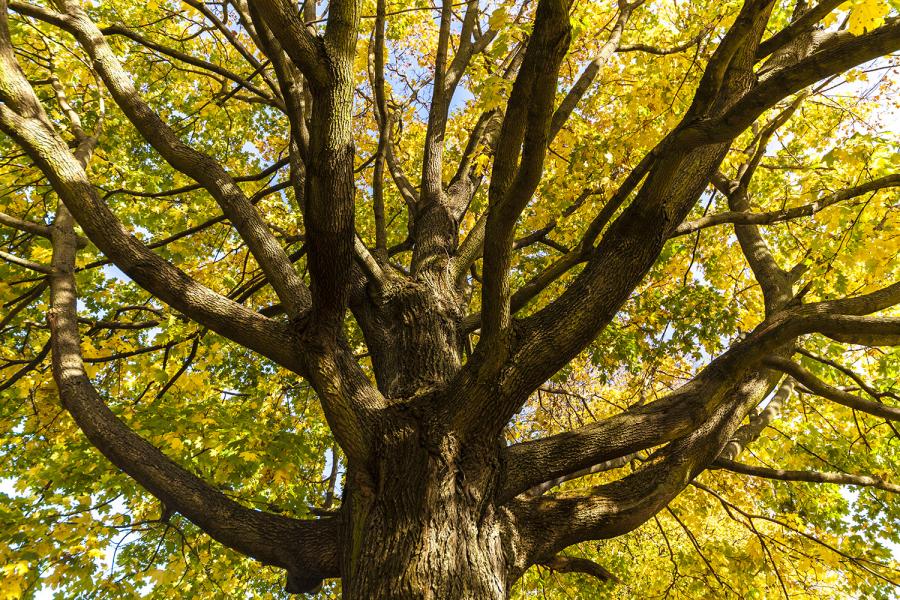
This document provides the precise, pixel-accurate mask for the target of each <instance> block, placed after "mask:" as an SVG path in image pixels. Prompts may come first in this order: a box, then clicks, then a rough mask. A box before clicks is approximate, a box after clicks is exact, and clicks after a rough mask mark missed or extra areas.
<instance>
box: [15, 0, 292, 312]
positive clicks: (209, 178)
mask: <svg viewBox="0 0 900 600" xmlns="http://www.w3.org/2000/svg"><path fill="white" fill-rule="evenodd" d="M59 5H60V7H61V9H62V10H64V11H65V12H64V13H63V14H61V15H55V16H48V15H47V14H46V13H47V11H36V10H34V9H33V8H31V7H27V8H23V9H22V10H23V12H25V13H26V14H28V15H29V16H34V17H36V18H39V19H45V20H48V21H49V22H52V23H53V24H55V25H59V26H60V27H62V28H63V29H65V30H66V31H68V32H69V33H71V34H72V35H73V36H75V38H76V39H77V40H78V42H79V44H80V45H81V46H82V47H83V48H84V50H85V51H86V52H87V53H88V55H89V56H90V57H91V59H92V61H93V63H94V66H95V68H96V69H97V72H98V73H99V75H100V77H101V78H102V79H103V82H104V83H105V84H106V87H107V89H108V90H109V91H110V94H111V95H112V97H113V99H114V100H115V102H116V104H118V105H119V107H120V108H121V109H122V111H123V112H124V113H125V115H126V116H127V117H128V119H129V120H130V121H131V123H132V124H133V125H134V126H135V127H136V128H137V130H138V131H139V132H140V134H141V135H142V136H143V137H144V138H145V139H146V140H147V141H148V142H149V143H150V144H151V145H152V146H153V147H154V148H155V149H156V150H157V151H158V152H159V153H160V155H161V156H162V157H163V158H164V159H165V160H166V162H168V163H169V164H170V165H172V167H174V168H175V169H177V170H178V171H181V172H182V173H184V174H185V175H188V176H189V177H191V178H192V179H194V180H195V181H197V182H198V183H200V184H201V185H203V186H204V187H205V188H206V189H207V190H208V191H209V193H210V195H212V196H213V198H215V200H216V201H217V202H218V203H219V205H220V206H221V208H222V211H223V212H224V213H225V215H226V216H227V217H228V219H229V220H230V221H231V223H232V224H233V225H234V227H235V229H237V231H238V232H239V234H240V235H241V237H242V238H243V239H244V241H245V242H246V243H247V246H248V247H249V248H250V251H251V252H252V253H253V255H254V257H255V258H256V260H257V262H258V263H259V265H260V267H261V268H262V269H263V271H264V272H265V273H266V276H267V277H268V278H269V281H270V283H271V284H272V287H273V288H274V289H275V291H276V293H278V295H279V298H280V299H281V301H282V303H283V304H284V305H285V306H286V307H287V309H288V312H289V313H290V314H291V316H297V315H299V314H301V313H303V312H304V311H305V310H307V309H308V307H309V292H308V291H307V289H306V286H305V285H304V283H303V281H302V280H301V279H300V277H299V275H298V274H297V273H296V271H295V270H294V266H293V264H292V263H291V262H290V260H288V258H287V255H286V254H285V252H284V250H283V248H282V247H281V245H280V244H279V243H278V241H277V240H276V239H275V237H274V236H273V235H272V232H271V231H270V230H269V228H268V226H267V225H266V223H265V222H264V220H263V219H262V217H261V216H260V214H259V213H258V212H257V211H256V209H255V208H254V207H253V205H252V204H251V203H250V201H249V200H248V198H247V197H246V195H244V193H243V191H242V190H241V189H240V187H238V186H237V184H236V183H235V181H234V179H232V177H231V176H230V175H229V174H228V173H227V172H226V171H225V170H224V169H223V168H222V166H221V165H220V164H219V163H218V162H217V161H215V160H214V159H213V158H212V157H210V156H208V155H206V154H203V153H202V152H199V151H198V150H196V149H194V148H192V147H190V146H188V145H186V144H184V143H183V142H182V141H181V140H180V139H179V138H178V136H177V135H176V134H175V132H174V131H172V129H171V128H170V127H169V125H168V124H166V123H165V122H164V121H163V120H162V119H161V118H160V116H159V115H158V114H157V113H156V112H155V111H154V110H153V109H152V108H151V107H150V106H149V105H148V104H147V103H146V102H145V101H144V99H143V98H142V97H141V96H140V94H139V93H138V91H137V89H136V88H135V87H134V84H133V82H132V81H131V79H130V77H129V76H128V74H127V73H126V72H125V70H124V69H123V68H122V65H121V63H120V62H119V60H118V59H117V58H116V56H115V54H114V53H113V52H112V50H111V48H110V47H109V44H108V43H107V41H106V39H105V37H104V36H103V34H102V33H101V32H100V30H99V29H98V28H97V26H96V25H95V24H94V22H93V21H92V20H91V19H90V18H89V17H88V15H87V13H85V11H84V10H83V9H82V8H81V7H80V6H79V5H78V4H77V3H75V2H73V1H71V0H65V1H60V2H59ZM17 6H18V5H17Z"/></svg>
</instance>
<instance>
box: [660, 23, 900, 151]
mask: <svg viewBox="0 0 900 600" xmlns="http://www.w3.org/2000/svg"><path fill="white" fill-rule="evenodd" d="M897 50H900V20H894V21H892V22H890V23H888V24H886V25H883V26H881V27H878V28H877V29H875V30H873V31H870V32H868V33H864V34H862V35H859V36H852V35H841V36H838V37H836V38H835V39H834V41H833V42H831V43H827V44H825V45H824V47H822V48H821V49H819V50H818V51H816V52H813V53H812V54H811V55H809V56H808V57H806V58H804V59H802V60H800V61H799V62H797V63H796V64H792V65H788V66H786V67H784V68H781V69H779V70H777V71H775V72H774V73H772V74H771V75H769V76H768V77H767V78H765V79H764V80H763V81H761V82H760V83H759V84H757V85H755V86H754V87H753V88H752V89H751V90H750V91H749V92H748V93H746V94H744V95H743V96H742V97H741V98H740V100H738V101H737V102H735V103H734V105H733V106H731V107H730V108H729V109H728V110H727V111H726V112H724V113H723V114H721V115H719V116H715V117H710V118H705V119H700V120H699V121H697V122H696V123H692V124H690V125H688V126H687V127H686V128H685V129H683V130H682V131H681V132H680V133H679V135H678V139H679V141H680V143H683V144H687V145H700V144H709V143H715V142H718V141H725V140H729V139H731V138H733V137H735V136H737V135H738V134H740V133H741V132H742V131H743V130H745V129H746V128H747V127H749V126H750V124H751V123H753V121H755V120H756V119H757V117H759V115H761V114H762V113H763V112H764V111H766V110H767V109H769V108H771V107H772V106H774V105H775V104H776V103H778V101H779V100H781V99H782V98H785V97H787V96H789V95H790V94H792V93H794V92H797V91H799V90H802V89H803V88H805V87H807V86H809V85H812V84H813V83H815V82H817V81H819V80H821V79H824V78H826V77H828V76H829V75H834V74H836V73H841V72H843V71H846V70H847V69H851V68H853V67H855V66H857V65H859V64H862V63H865V62H868V61H870V60H874V59H876V58H878V57H880V56H884V55H886V54H890V53H891V52H896V51H897Z"/></svg>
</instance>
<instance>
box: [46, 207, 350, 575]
mask: <svg viewBox="0 0 900 600" xmlns="http://www.w3.org/2000/svg"><path fill="white" fill-rule="evenodd" d="M72 224H73V221H72V218H71V216H70V215H69V213H68V211H67V210H66V209H65V207H63V206H60V208H59V209H58V210H57V217H56V221H55V222H54V225H53V274H52V275H51V278H50V295H51V308H50V313H49V316H48V320H49V322H50V329H51V347H52V358H53V376H54V379H55V380H56V384H57V387H58V389H59V392H60V397H61V399H62V401H63V404H64V406H65V407H66V409H67V410H68V411H69V413H70V414H71V415H72V417H73V418H74V419H75V421H76V423H78V426H79V427H80V428H81V430H82V431H84V433H85V435H86V436H87V437H88V439H89V440H90V441H91V443H92V444H93V445H94V446H95V447H97V449H98V450H100V451H101V452H102V453H103V454H104V455H105V456H106V457H107V458H108V459H109V460H110V461H111V462H113V463H114V464H115V465H116V466H117V467H119V468H121V469H122V470H123V471H125V472H126V473H128V475H130V476H131V477H133V478H134V479H135V480H136V481H137V482H138V483H140V484H141V485H142V486H143V487H144V488H146V489H147V490H148V491H150V492H151V493H152V494H153V495H154V496H156V497H157V498H159V499H160V500H162V502H163V503H164V504H165V505H166V506H167V507H168V508H170V509H172V510H175V511H177V512H179V513H181V514H183V515H184V516H185V517H187V518H188V519H190V520H191V521H192V522H194V523H195V524H196V525H197V526H199V527H200V528H201V529H203V530H204V531H205V532H206V533H208V534H209V535H210V536H211V537H213V538H214V539H216V540H217V541H219V542H221V543H222V544H224V545H226V546H229V547H231V548H234V549H235V550H237V551H238V552H241V553H242V554H246V555H247V556H251V557H253V558H255V559H257V560H260V561H261V562H263V563H265V564H272V565H276V566H279V567H282V568H284V569H287V570H288V571H289V573H290V577H291V578H292V579H293V580H294V581H298V580H299V581H304V582H306V583H308V584H309V588H312V587H315V585H316V584H317V583H318V582H319V581H321V579H323V578H325V577H334V576H337V575H338V574H339V567H338V554H339V553H338V530H337V523H336V521H335V520H331V519H329V520H320V521H300V520H295V519H291V518H288V517H283V516H281V515H276V514H270V513H264V512H260V511H256V510H251V509H248V508H245V507H243V506H241V505H239V504H237V503H236V502H234V501H233V500H231V499H229V498H228V497H227V496H225V495H224V494H223V493H221V492H219V491H218V490H216V489H214V488H213V487H211V486H210V485H209V484H207V483H205V482H204V481H202V480H201V479H199V478H198V477H196V476H195V475H193V474H191V473H190V472H188V471H186V470H185V469H183V468H182V467H180V466H179V465H177V464H176V463H174V462H173V461H171V460H170V459H169V458H167V457H166V456H165V455H163V454H162V453H161V452H160V451H159V450H158V449H156V448H155V447H154V446H152V445H151V444H150V443H149V442H147V441H146V440H144V439H143V438H142V437H140V436H139V435H137V434H136V433H134V432H133V431H132V430H131V429H129V428H128V426H127V425H125V424H124V423H123V422H122V421H121V420H119V419H118V418H117V417H116V416H115V415H114V414H113V413H112V411H110V410H109V408H108V407H107V406H106V404H105V403H104V402H103V400H102V399H101V398H100V396H99V394H98V393H97V391H96V390H95V389H94V387H93V385H92V384H91V382H90V379H89V378H88V376H87V373H86V372H85V370H84V365H83V363H82V359H81V349H80V340H79V333H78V324H77V319H76V309H75V304H76V291H75V278H74V276H73V273H74V265H75V247H76V243H75V234H74V231H73V228H72Z"/></svg>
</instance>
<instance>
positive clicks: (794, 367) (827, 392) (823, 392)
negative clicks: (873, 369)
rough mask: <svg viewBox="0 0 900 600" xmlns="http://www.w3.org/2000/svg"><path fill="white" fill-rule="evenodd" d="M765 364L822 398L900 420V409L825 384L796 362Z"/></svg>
mask: <svg viewBox="0 0 900 600" xmlns="http://www.w3.org/2000/svg"><path fill="white" fill-rule="evenodd" d="M765 364H766V365H767V366H770V367H772V368H775V369H778V370H779V371H782V372H784V373H787V374H788V375H790V376H791V377H793V378H794V379H796V380H797V382H798V383H800V384H801V385H803V386H804V387H806V388H807V389H809V390H810V391H812V392H813V393H814V394H816V395H818V396H821V397H822V398H825V399H827V400H831V401H832V402H835V403H837V404H840V405H842V406H846V407H848V408H852V409H854V410H858V411H861V412H864V413H868V414H870V415H875V416H876V417H882V418H884V419H890V420H892V421H897V420H900V407H893V406H886V405H884V404H882V403H880V402H875V401H873V400H866V399H865V398H860V397H859V396H856V395H854V394H850V393H848V392H845V391H843V390H841V389H838V388H836V387H834V386H832V385H829V384H827V383H825V382H824V381H822V380H821V379H819V378H818V377H816V376H815V375H813V374H812V373H810V372H809V371H807V370H806V369H804V368H803V367H801V366H800V365H798V364H797V363H795V362H792V361H790V360H787V359H783V358H775V357H770V358H768V359H766V361H765Z"/></svg>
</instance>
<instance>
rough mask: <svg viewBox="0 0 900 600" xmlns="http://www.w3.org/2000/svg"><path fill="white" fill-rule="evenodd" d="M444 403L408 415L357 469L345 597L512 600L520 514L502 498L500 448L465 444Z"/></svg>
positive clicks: (347, 503) (350, 490) (350, 491)
mask: <svg viewBox="0 0 900 600" xmlns="http://www.w3.org/2000/svg"><path fill="white" fill-rule="evenodd" d="M425 404H427V405H428V407H430V409H429V408H428V407H424V405H425ZM439 406H440V399H439V398H434V397H432V398H430V399H428V400H427V401H426V402H424V403H423V410H422V413H421V414H427V415H428V416H426V417H423V416H421V414H419V415H416V414H409V415H403V416H401V417H400V420H402V421H403V422H404V425H403V426H402V427H401V428H399V429H398V428H396V427H395V428H394V429H393V434H392V435H391V436H388V437H386V438H385V439H384V441H383V445H382V447H381V448H379V449H378V452H377V456H378V458H377V459H376V464H374V465H370V466H369V468H367V469H365V470H363V469H351V473H350V474H349V476H348V482H347V490H346V491H345V496H344V506H343V511H344V519H345V521H344V532H345V533H344V544H343V552H344V556H343V567H342V572H343V589H344V598H347V599H353V600H356V599H366V600H375V599H388V598H391V599H394V598H397V599H407V598H409V599H426V598H428V599H441V600H451V599H455V598H459V599H463V598H466V599H468V598H477V599H485V600H492V599H502V598H506V597H507V592H508V588H509V586H510V585H511V584H512V582H513V581H514V579H515V575H514V573H517V572H518V571H517V569H516V568H515V565H516V562H517V561H516V544H515V542H516V538H515V535H513V532H514V529H513V527H512V520H511V518H510V515H509V514H508V513H507V512H506V511H505V510H503V509H498V508H497V507H496V505H495V502H494V498H495V494H496V490H497V485H496V484H497V475H498V473H499V469H498V466H499V461H498V450H499V446H495V447H491V448H484V447H483V448H480V449H479V450H478V451H477V452H474V451H472V450H470V449H463V447H462V446H461V445H460V443H459V441H458V439H457V438H456V436H454V435H453V434H452V433H449V432H446V431H443V430H442V429H443V428H442V426H441V425H442V422H443V419H442V418H440V417H439V416H437V414H438V413H439V410H434V409H437V408H438V407H439ZM404 412H405V411H404ZM413 412H417V411H415V410H414V411H413ZM395 419H396V417H395ZM395 422H396V421H395Z"/></svg>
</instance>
